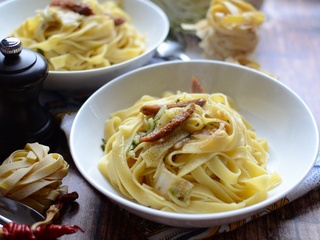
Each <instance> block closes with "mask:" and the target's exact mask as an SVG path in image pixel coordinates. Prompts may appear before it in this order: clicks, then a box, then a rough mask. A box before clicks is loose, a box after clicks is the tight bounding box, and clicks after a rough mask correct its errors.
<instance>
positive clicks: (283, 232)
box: [57, 0, 320, 240]
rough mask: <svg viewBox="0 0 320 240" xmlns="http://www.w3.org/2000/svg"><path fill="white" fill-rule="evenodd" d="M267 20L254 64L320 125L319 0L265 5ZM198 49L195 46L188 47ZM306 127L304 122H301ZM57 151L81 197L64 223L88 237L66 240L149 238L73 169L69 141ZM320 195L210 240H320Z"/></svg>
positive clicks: (68, 181) (268, 0)
mask: <svg viewBox="0 0 320 240" xmlns="http://www.w3.org/2000/svg"><path fill="white" fill-rule="evenodd" d="M262 11H263V12H264V13H265V14H266V16H267V21H266V22H265V23H264V24H263V26H262V27H261V29H260V42H259V45H258V47H257V50H256V53H255V59H256V60H257V61H258V62H259V63H260V64H261V67H262V69H263V70H265V71H268V72H270V73H272V74H274V75H275V76H276V77H277V78H279V80H280V81H281V82H283V83H285V84H286V85H287V86H289V87H290V88H291V89H292V90H294V91H295V92H296V93H297V94H298V95H300V96H301V98H302V99H303V100H304V101H305V102H306V104H307V105H308V106H309V107H310V109H311V111H312V113H313V114H314V116H315V118H316V121H317V123H318V124H319V123H320V0H266V1H265V3H264V4H263V6H262ZM192 47H195V48H196V46H195V43H194V42H190V43H189V44H188V48H192ZM302 124H303V123H302ZM57 152H59V153H61V154H62V155H63V156H64V158H65V159H66V160H67V161H68V162H69V164H70V172H69V174H68V176H67V177H66V178H65V179H64V184H66V185H68V186H69V191H77V192H78V193H79V195H80V197H79V199H78V200H77V204H74V205H73V206H72V207H71V208H70V209H69V210H68V211H67V212H66V213H65V215H64V216H63V218H62V220H61V223H62V224H77V225H79V226H81V227H82V228H83V229H84V230H85V232H84V233H77V234H74V235H70V236H67V237H63V238H61V239H68V240H98V239H99V240H100V239H101V240H102V239H132V240H134V239H145V236H144V235H143V234H142V233H141V232H140V231H139V230H138V229H137V228H136V227H135V226H133V224H132V221H130V220H129V219H128V217H127V214H126V213H125V212H124V211H123V210H120V208H119V207H118V206H117V205H115V204H113V203H112V202H110V201H109V200H108V198H106V197H105V196H104V195H102V194H101V193H99V192H98V191H97V190H95V189H94V188H93V187H92V186H91V185H90V184H89V183H88V182H87V181H86V180H85V179H84V178H83V177H82V176H81V174H80V173H79V171H78V170H77V168H76V167H75V165H74V162H73V159H72V157H71V155H70V152H69V150H68V145H67V142H66V139H65V138H64V137H62V138H61V142H60V145H59V148H58V150H57ZM319 233H320V190H319V189H315V190H313V191H311V192H309V193H308V194H306V195H305V196H303V197H301V198H299V199H297V200H295V201H293V202H291V203H289V204H288V205H286V206H284V207H282V208H280V209H278V210H276V211H274V212H272V213H270V214H268V215H265V216H262V217H260V218H258V219H256V220H253V221H251V222H249V223H247V224H245V225H244V226H242V227H240V228H238V229H236V230H234V231H232V232H229V233H223V234H219V235H216V236H214V237H212V238H210V239H216V240H222V239H224V240H227V239H273V240H274V239H281V240H285V239H319Z"/></svg>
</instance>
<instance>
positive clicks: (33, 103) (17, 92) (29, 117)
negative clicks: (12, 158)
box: [0, 37, 57, 163]
mask: <svg viewBox="0 0 320 240" xmlns="http://www.w3.org/2000/svg"><path fill="white" fill-rule="evenodd" d="M0 51H1V53H2V54H0V163H2V162H3V161H4V160H5V159H6V158H7V157H8V156H9V155H10V154H11V153H12V152H13V151H15V150H17V149H22V148H24V146H25V144H26V143H32V142H39V143H40V144H44V145H47V146H50V148H53V149H54V148H55V147H56V145H57V141H56V137H57V136H56V129H57V127H56V125H55V122H54V121H53V119H52V116H51V114H50V112H49V111H48V110H47V109H45V108H44V107H43V106H42V105H41V104H40V101H39V95H40V92H41V90H42V87H43V81H44V80H45V78H46V77H47V75H48V64H47V62H46V60H45V59H44V58H43V56H41V55H40V54H38V53H36V52H34V51H31V50H29V49H25V48H23V47H22V44H21V41H20V40H19V39H18V38H13V37H8V38H5V39H3V40H2V41H1V43H0Z"/></svg>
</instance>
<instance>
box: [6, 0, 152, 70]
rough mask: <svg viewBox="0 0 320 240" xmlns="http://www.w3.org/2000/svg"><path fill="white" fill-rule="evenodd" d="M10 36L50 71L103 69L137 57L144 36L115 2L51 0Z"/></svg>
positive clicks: (142, 46) (143, 41)
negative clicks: (37, 55)
mask: <svg viewBox="0 0 320 240" xmlns="http://www.w3.org/2000/svg"><path fill="white" fill-rule="evenodd" d="M12 35H13V36H16V37H19V38H20V40H21V42H22V44H23V46H24V47H26V48H29V49H32V50H34V51H37V52H39V53H41V54H42V55H43V56H44V57H45V58H46V60H47V61H48V64H49V69H50V70H55V71H63V70H67V71H69V70H70V71H71V70H88V69H94V68H101V67H107V66H110V65H112V64H117V63H121V62H124V61H127V60H129V59H132V58H134V57H137V56H139V55H141V54H142V53H143V52H144V51H145V49H146V41H145V36H143V35H142V34H140V33H139V32H138V31H137V29H136V28H135V27H134V26H133V24H132V21H131V18H130V16H129V15H128V14H127V13H126V12H125V11H124V10H123V9H122V8H120V6H119V5H118V4H117V3H116V2H112V1H106V2H104V3H99V2H98V1H96V0H84V1H83V2H81V3H79V2H72V1H70V0H53V1H52V2H51V4H50V5H49V6H47V7H46V8H45V9H43V10H38V12H37V15H36V16H34V17H31V18H29V19H27V20H26V21H25V22H24V23H22V24H21V26H19V27H18V28H17V29H16V30H15V31H14V33H13V34H12Z"/></svg>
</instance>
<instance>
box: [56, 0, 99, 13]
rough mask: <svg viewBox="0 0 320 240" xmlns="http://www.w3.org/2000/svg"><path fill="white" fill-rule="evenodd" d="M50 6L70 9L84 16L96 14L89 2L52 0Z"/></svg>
mask: <svg viewBox="0 0 320 240" xmlns="http://www.w3.org/2000/svg"><path fill="white" fill-rule="evenodd" d="M50 6H55V7H61V8H64V9H68V10H71V11H73V12H76V13H79V14H81V15H84V16H91V15H94V13H93V10H92V8H91V7H90V6H89V5H88V4H84V3H80V2H74V1H71V0H52V2H51V3H50Z"/></svg>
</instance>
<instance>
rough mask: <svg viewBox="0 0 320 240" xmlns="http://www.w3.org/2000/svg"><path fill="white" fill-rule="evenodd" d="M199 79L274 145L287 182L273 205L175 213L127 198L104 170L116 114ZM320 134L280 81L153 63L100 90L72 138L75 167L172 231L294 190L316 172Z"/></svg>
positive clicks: (243, 213)
mask: <svg viewBox="0 0 320 240" xmlns="http://www.w3.org/2000/svg"><path fill="white" fill-rule="evenodd" d="M192 76H196V77H197V78H198V79H199V80H200V82H201V83H202V84H203V86H204V88H205V90H206V92H209V93H213V92H222V93H224V94H227V95H229V96H231V97H232V98H233V99H234V101H235V103H236V104H237V106H238V108H239V111H240V113H241V114H243V115H244V117H245V118H246V119H247V120H248V121H249V122H250V123H252V125H253V126H254V127H255V131H256V132H257V135H258V136H263V137H265V138H266V139H267V140H268V143H269V145H270V159H269V163H268V169H269V170H270V171H277V172H278V173H279V174H280V176H281V177H282V182H281V184H280V185H278V186H277V187H275V188H274V189H272V190H271V191H269V196H268V198H267V199H266V200H264V201H262V202H260V203H258V204H255V205H252V206H248V207H245V208H243V209H239V210H233V211H228V212H221V213H210V214H181V213H168V212H163V211H159V210H155V209H150V208H148V207H145V206H142V205H139V204H137V203H134V202H132V201H130V200H127V199H126V198H124V197H123V196H122V195H121V194H120V193H119V192H118V191H117V190H115V189H114V188H113V187H112V186H111V185H110V184H109V182H108V181H107V180H106V179H105V178H104V177H103V176H102V174H101V173H100V172H99V170H98V168H97V163H98V160H99V159H100V158H101V156H102V155H103V153H102V150H101V148H100V145H101V143H102V140H101V139H102V138H103V130H104V123H105V121H106V119H108V118H109V116H110V113H112V112H115V111H117V110H120V109H124V108H127V107H129V106H131V105H132V104H133V103H134V102H135V101H136V100H137V99H139V98H140V97H141V96H142V95H144V94H149V95H154V96H159V97H160V96H161V93H162V92H163V91H165V90H171V91H176V90H182V91H189V88H190V80H191V77H192ZM318 146H319V135H318V129H317V125H316V122H315V119H314V118H313V116H312V114H311V112H310V110H309V109H308V107H307V106H306V105H305V103H304V102H303V101H302V100H301V99H300V98H299V96H297V95H296V94H295V93H294V92H293V91H292V90H290V89H289V88H288V87H286V86H285V85H283V84H282V83H281V82H279V81H277V80H275V79H273V78H271V77H269V76H267V75H265V74H263V73H260V72H258V71H255V70H251V69H248V68H245V67H241V66H238V65H233V64H230V63H225V62H216V61H208V60H198V61H196V60H195V61H189V62H177V61H175V62H168V63H162V64H158V65H150V66H147V67H143V68H140V69H138V70H135V71H131V72H130V73H127V74H124V75H122V76H120V77H118V78H116V79H115V80H114V81H111V82H109V83H108V84H106V85H104V86H103V87H102V88H100V89H99V90H98V91H96V92H95V93H94V94H93V95H92V96H91V97H90V98H89V99H88V100H87V101H86V102H85V103H84V104H83V106H82V107H81V109H80V110H79V112H78V114H77V116H76V118H75V120H74V123H73V126H72V129H71V135H70V148H71V153H72V156H73V159H74V162H75V164H76V166H77V167H78V169H79V170H80V172H81V174H82V175H83V177H84V178H86V179H87V180H88V181H89V182H90V183H91V184H92V186H94V187H95V188H96V189H98V190H99V191H101V192H102V193H103V194H105V195H106V196H107V197H109V198H110V199H111V200H112V201H114V202H116V203H117V204H119V205H120V206H122V207H123V208H125V209H127V210H128V211H130V212H132V213H134V214H136V215H139V216H141V217H143V218H146V219H150V220H153V221H157V222H159V223H164V224H168V225H172V226H182V227H212V226H216V225H220V224H226V223H231V222H233V221H236V220H240V219H243V218H245V217H248V216H251V215H252V214H254V213H257V212H259V210H261V209H264V208H266V207H267V206H269V205H270V204H272V203H274V202H275V201H277V200H279V199H280V198H282V197H284V196H285V195H286V194H287V193H289V192H290V191H291V190H293V189H294V188H295V187H296V186H297V185H298V184H299V183H300V182H301V181H302V180H303V179H304V178H305V177H306V175H307V174H308V172H309V171H310V169H311V168H312V167H313V166H314V163H315V160H316V156H317V153H318Z"/></svg>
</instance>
